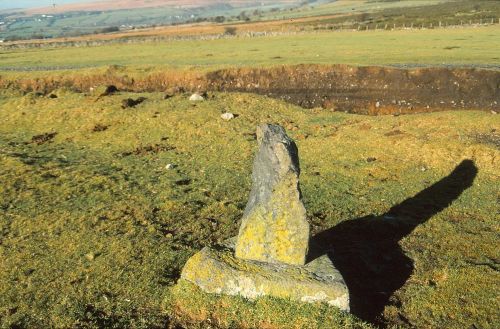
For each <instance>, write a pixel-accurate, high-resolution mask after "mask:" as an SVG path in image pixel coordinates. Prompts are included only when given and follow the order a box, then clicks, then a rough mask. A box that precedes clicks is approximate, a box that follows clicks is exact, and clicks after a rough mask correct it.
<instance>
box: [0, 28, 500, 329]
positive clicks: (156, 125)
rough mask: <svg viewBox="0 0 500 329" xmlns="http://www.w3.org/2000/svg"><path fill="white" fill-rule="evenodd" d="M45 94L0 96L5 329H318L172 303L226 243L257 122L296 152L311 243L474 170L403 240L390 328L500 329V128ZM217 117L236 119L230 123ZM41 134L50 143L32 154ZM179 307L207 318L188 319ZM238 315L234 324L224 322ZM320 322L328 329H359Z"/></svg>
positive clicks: (474, 121)
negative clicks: (404, 275)
mask: <svg viewBox="0 0 500 329" xmlns="http://www.w3.org/2000/svg"><path fill="white" fill-rule="evenodd" d="M477 31H481V30H477ZM85 51H87V50H85ZM93 51H94V50H93ZM54 52H57V51H54ZM55 93H56V94H58V95H59V98H57V99H49V98H48V97H38V96H36V95H34V94H27V95H24V96H23V95H21V94H17V93H15V92H9V91H3V92H2V93H0V95H1V96H0V115H1V117H2V121H1V123H0V259H2V261H1V262H0V323H1V326H2V327H7V328H8V327H21V328H22V327H31V328H32V327H84V328H89V327H91V328H92V327H95V328H98V327H116V328H121V327H134V328H154V327H165V326H167V325H171V326H173V325H175V323H178V322H179V323H184V324H186V323H188V324H191V325H194V323H198V324H200V325H203V324H204V325H205V327H206V326H212V327H216V326H221V327H238V326H245V325H249V324H252V323H253V324H256V323H260V324H266V325H267V326H268V327H269V328H279V327H286V326H283V323H284V322H283V321H284V320H283V317H282V314H281V313H280V312H285V314H293V313H294V315H293V317H292V319H293V321H292V322H293V323H291V325H297V326H299V324H300V323H309V324H310V323H316V322H314V321H319V320H320V319H321V316H319V315H320V314H321V313H318V312H319V311H318V310H322V309H323V308H324V306H321V305H318V306H317V307H319V308H314V307H312V306H311V307H309V306H307V307H306V306H301V305H294V304H293V303H292V304H290V303H288V302H286V303H285V302H279V301H274V300H268V301H263V302H259V303H263V304H258V305H260V306H255V305H254V304H252V303H250V302H246V301H244V300H240V299H237V298H236V299H234V300H232V299H222V300H219V299H217V298H216V297H215V296H205V297H202V295H200V292H199V291H197V290H196V289H194V288H193V289H194V290H189V289H191V288H186V289H187V290H180V291H179V290H175V289H174V291H173V292H172V290H171V287H172V286H173V285H174V284H175V283H176V281H177V279H178V278H179V273H180V271H181V269H182V267H183V265H184V263H185V262H186V260H187V259H188V258H189V257H190V256H191V255H193V254H194V253H195V252H197V251H198V250H200V249H201V248H202V247H203V246H205V245H208V244H211V243H215V242H218V241H222V240H224V239H227V238H229V237H232V236H234V235H235V234H236V233H237V230H238V226H239V219H240V218H241V215H242V212H243V209H244V207H245V204H246V199H247V197H248V193H249V190H250V184H251V178H250V177H251V176H250V175H251V166H252V159H253V155H254V151H255V148H256V142H255V140H254V137H253V135H252V134H253V133H254V131H255V127H256V125H258V124H259V123H263V122H272V123H278V124H281V125H283V126H284V127H285V129H286V130H287V132H288V133H289V134H290V136H291V137H292V138H294V139H295V140H296V141H297V144H298V147H299V152H300V159H301V168H302V175H301V187H302V192H303V196H304V202H305V205H306V208H307V216H308V219H309V221H310V223H311V226H312V231H313V233H314V234H316V233H319V232H321V231H323V230H326V229H329V228H331V227H334V226H336V225H338V224H340V223H343V222H345V221H346V220H349V219H356V218H360V217H363V216H367V215H371V214H373V215H381V214H383V213H385V212H386V211H387V210H388V209H389V208H391V207H392V206H394V205H396V204H398V203H400V202H402V201H403V200H405V199H407V198H410V197H412V196H414V195H415V194H416V193H418V192H420V191H421V190H423V189H424V188H426V187H428V186H430V185H432V184H433V183H435V182H437V181H439V180H440V179H442V178H443V177H445V176H447V175H449V173H450V172H451V171H452V170H453V169H454V168H455V167H456V166H457V165H458V164H459V163H460V162H461V161H462V160H464V159H471V160H473V161H474V163H475V166H477V168H478V173H477V176H476V177H475V180H474V183H473V186H472V187H470V188H469V189H467V190H465V191H463V193H461V195H460V196H459V197H458V198H457V199H456V200H455V201H454V202H453V203H451V205H450V206H449V207H447V208H445V209H444V210H443V211H442V212H439V213H437V214H435V215H434V216H432V217H431V218H430V219H429V220H428V221H427V222H425V223H422V224H421V225H419V226H418V227H417V228H416V229H415V230H414V231H413V232H412V233H411V234H409V235H408V236H406V237H405V238H404V239H403V240H402V241H401V242H400V245H401V248H402V251H403V252H404V253H405V255H406V256H407V257H409V258H411V259H412V260H413V262H414V270H413V273H412V275H411V276H410V277H409V278H408V279H407V280H406V282H405V284H404V285H403V286H402V288H401V289H399V290H397V291H396V292H395V293H394V296H393V297H392V299H391V302H390V303H388V304H387V305H386V307H385V311H384V314H383V316H384V318H383V319H384V321H386V322H387V324H388V325H389V326H397V325H400V326H403V327H406V326H414V327H418V328H422V327H443V328H444V327H446V328H471V327H476V328H494V327H495V324H498V323H499V322H500V318H499V315H498V306H499V305H498V295H499V293H500V291H499V285H498V282H499V280H500V275H499V272H498V259H499V258H500V255H499V253H498V248H497V245H498V233H499V231H498V217H497V215H498V198H499V191H498V182H499V179H500V177H499V173H498V167H499V159H500V157H499V155H500V154H499V152H500V150H499V148H498V147H499V146H498V142H497V141H498V129H499V127H500V118H499V117H498V116H495V115H493V114H490V113H489V112H478V111H454V112H440V113H431V114H417V115H411V116H398V117H393V116H381V117H367V116H361V115H350V114H345V113H335V112H330V111H327V110H322V109H313V110H304V109H301V108H299V107H296V106H293V105H290V104H287V103H283V102H280V101H277V100H272V99H268V98H265V97H260V96H255V95H249V94H237V93H236V94H231V93H216V94H214V95H213V98H210V99H209V100H208V101H206V102H202V103H198V104H192V103H190V102H189V101H188V100H187V97H186V95H178V96H175V97H174V98H171V99H169V100H163V98H162V94H160V93H153V94H126V93H121V94H117V95H114V96H110V97H104V98H102V99H101V100H99V101H95V97H88V96H85V95H83V94H75V93H71V92H67V91H62V90H59V91H55ZM138 96H144V97H146V98H147V100H146V101H145V102H144V103H143V104H140V105H138V106H137V107H136V108H133V109H121V107H120V104H121V100H122V99H123V98H127V97H138ZM225 111H230V112H233V113H236V114H238V115H239V116H238V117H237V118H235V119H234V120H232V121H229V122H225V121H223V120H222V119H221V118H220V115H221V113H223V112H225ZM103 127H106V128H103ZM45 133H57V134H56V135H55V136H54V137H53V139H52V140H48V141H45V142H43V140H42V139H41V138H35V139H33V136H37V135H41V134H45ZM495 136H496V137H495ZM37 141H38V142H39V143H37ZM495 141H496V142H495ZM369 158H375V161H373V159H371V160H368V159H369ZM167 164H174V165H176V167H175V168H174V169H166V165H167ZM429 202H431V203H432V201H429ZM421 210H423V209H421ZM374 271H376V268H375V269H374ZM190 296H191V297H193V298H195V297H196V296H198V297H196V298H197V299H196V300H193V302H196V303H199V305H200V307H201V306H202V308H200V309H197V310H193V308H192V305H191V306H189V303H187V304H186V299H189V298H190ZM169 305H170V306H169ZM172 305H174V306H175V305H177V308H173V309H172V308H171V306H172ZM197 305H198V304H197ZM221 305H223V306H224V305H225V306H227V307H221ZM231 306H235V307H236V309H232V308H231ZM190 307H191V308H190ZM238 307H239V308H241V311H240V312H241V314H242V316H236V315H234V314H233V315H230V314H229V313H228V312H238ZM254 307H255V308H254ZM273 310H274V313H273ZM281 310H284V311H281ZM195 311H196V312H195ZM328 314H330V313H328ZM328 314H326V315H324V317H325V318H324V319H326V318H328V317H329V316H330V315H328ZM331 314H334V315H332V316H333V318H328V319H330V320H328V321H332V322H326V323H339V321H340V322H342V321H344V322H342V323H350V325H352V327H355V326H358V327H359V326H365V324H363V323H362V322H360V321H359V320H356V319H355V318H353V317H345V315H339V314H337V315H335V312H334V313H331ZM243 315H244V316H243ZM247 315H248V318H247ZM215 319H220V321H219V322H214V321H215ZM308 320H309V322H308ZM207 321H209V322H207ZM210 321H212V322H210ZM325 321H326V320H325ZM346 326H347V325H346Z"/></svg>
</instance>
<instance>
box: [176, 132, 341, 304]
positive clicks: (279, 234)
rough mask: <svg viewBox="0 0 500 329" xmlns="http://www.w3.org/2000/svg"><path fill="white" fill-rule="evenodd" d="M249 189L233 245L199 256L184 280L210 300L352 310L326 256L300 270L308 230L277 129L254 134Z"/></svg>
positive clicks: (289, 153) (290, 146)
mask: <svg viewBox="0 0 500 329" xmlns="http://www.w3.org/2000/svg"><path fill="white" fill-rule="evenodd" d="M257 140H258V142H259V150H258V152H257V155H256V158H255V161H254V166H253V174H252V179H253V185H252V191H251V193H250V198H249V201H248V204H247V206H246V209H245V213H244V215H243V219H242V224H241V228H240V232H239V234H238V237H237V238H236V239H230V240H228V241H226V243H224V244H222V245H216V246H211V247H205V248H203V249H202V250H201V251H200V252H199V253H197V254H195V255H194V256H193V257H191V258H190V259H189V260H188V261H187V263H186V265H185V267H184V269H183V270H182V273H181V280H187V281H189V282H191V283H194V284H195V285H197V286H198V287H200V288H201V289H202V290H204V291H205V292H207V293H216V294H226V295H240V296H242V297H245V298H249V299H256V298H258V297H261V296H273V297H278V298H286V299H291V300H295V301H299V302H326V303H328V304H329V305H332V306H336V307H338V308H340V309H341V310H344V311H348V310H349V291H348V289H347V286H346V284H345V282H344V279H343V278H342V275H341V274H340V272H339V271H338V270H337V269H336V268H335V266H334V265H333V262H332V260H331V259H330V257H329V255H328V254H324V255H323V256H321V257H318V258H316V259H314V260H313V261H311V262H309V263H307V264H306V263H305V261H306V255H307V253H308V247H309V224H308V222H307V220H306V210H305V208H304V205H303V203H302V200H301V193H300V189H299V174H300V169H299V158H298V150H297V146H296V145H295V143H294V142H293V140H291V139H290V138H289V137H288V136H287V135H286V133H285V130H284V129H283V128H282V127H280V126H277V125H269V124H265V125H261V126H259V127H258V128H257Z"/></svg>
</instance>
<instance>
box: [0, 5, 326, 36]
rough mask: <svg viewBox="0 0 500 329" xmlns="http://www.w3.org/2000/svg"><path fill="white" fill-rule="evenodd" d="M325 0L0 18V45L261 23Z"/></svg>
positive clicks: (39, 12)
mask: <svg viewBox="0 0 500 329" xmlns="http://www.w3.org/2000/svg"><path fill="white" fill-rule="evenodd" d="M324 2H325V0H308V1H303V0H260V1H255V0H252V1H244V0H225V1H223V0H215V1H214V0H114V1H110V0H106V1H103V0H101V1H96V2H81V3H75V4H66V5H60V6H59V5H55V6H51V7H43V8H32V9H28V10H20V9H19V10H17V11H14V12H13V11H10V12H6V11H4V12H0V40H5V41H12V40H23V39H45V38H56V37H72V36H79V35H85V34H94V33H109V32H116V31H127V30H132V29H136V28H144V27H154V26H158V25H172V24H176V25H177V24H182V23H196V22H205V21H209V22H210V21H212V22H217V23H222V22H226V21H228V20H231V21H249V20H259V19H260V15H261V14H263V13H266V12H270V11H274V12H277V11H288V10H289V9H293V8H299V7H301V6H303V5H305V4H320V3H324Z"/></svg>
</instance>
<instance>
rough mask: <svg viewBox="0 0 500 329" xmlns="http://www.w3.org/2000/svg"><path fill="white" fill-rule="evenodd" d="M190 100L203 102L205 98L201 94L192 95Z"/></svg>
mask: <svg viewBox="0 0 500 329" xmlns="http://www.w3.org/2000/svg"><path fill="white" fill-rule="evenodd" d="M189 100H190V101H191V102H201V101H204V100H205V98H204V97H203V96H202V95H200V94H199V93H194V94H192V95H191V97H189Z"/></svg>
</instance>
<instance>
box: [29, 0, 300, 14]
mask: <svg viewBox="0 0 500 329" xmlns="http://www.w3.org/2000/svg"><path fill="white" fill-rule="evenodd" d="M301 2H302V1H300V0H261V1H244V0H215V1H214V0H104V1H95V2H90V3H74V4H66V5H61V6H57V5H56V6H51V7H42V8H33V9H29V10H27V11H25V12H26V14H29V15H36V14H61V13H67V12H74V11H101V10H102V11H113V10H117V9H137V8H154V7H174V8H177V9H189V8H201V7H213V6H214V5H229V6H231V7H233V8H246V7H258V6H269V5H273V6H283V5H292V6H294V5H298V4H300V3H301Z"/></svg>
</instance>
